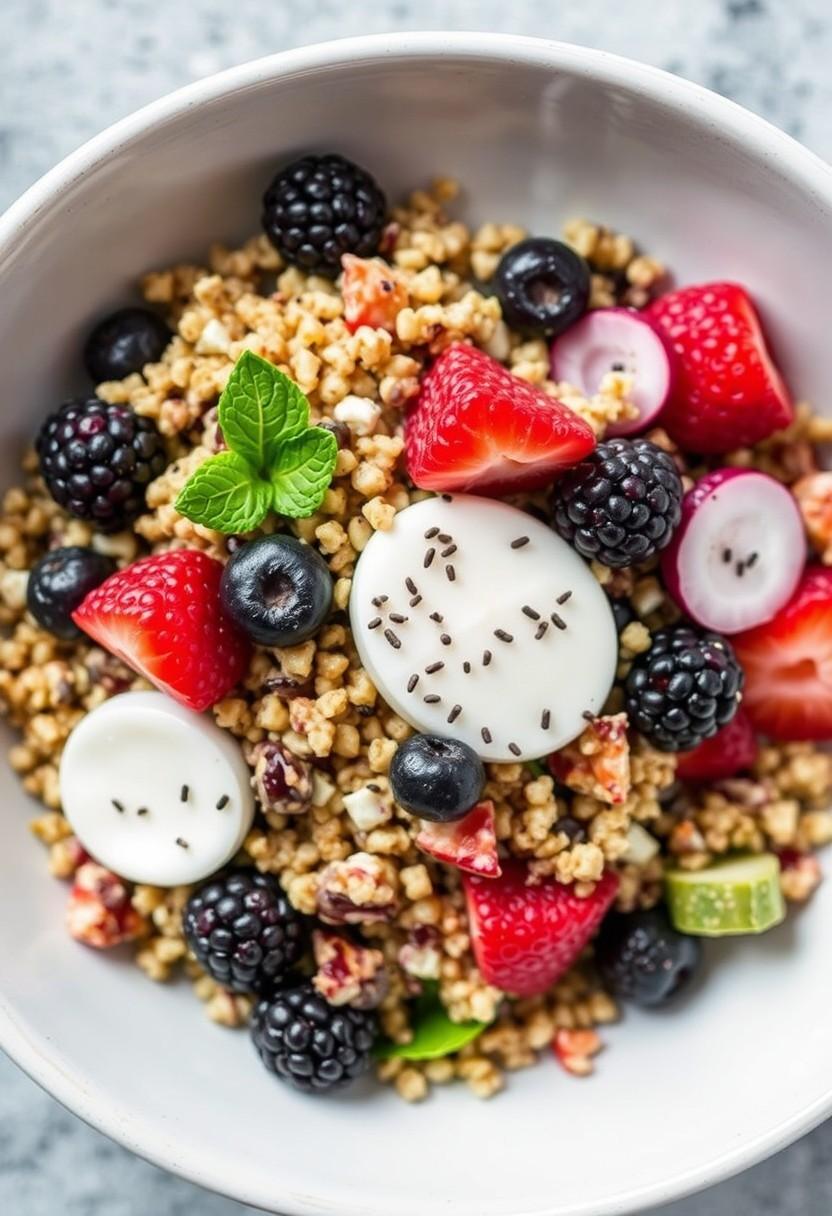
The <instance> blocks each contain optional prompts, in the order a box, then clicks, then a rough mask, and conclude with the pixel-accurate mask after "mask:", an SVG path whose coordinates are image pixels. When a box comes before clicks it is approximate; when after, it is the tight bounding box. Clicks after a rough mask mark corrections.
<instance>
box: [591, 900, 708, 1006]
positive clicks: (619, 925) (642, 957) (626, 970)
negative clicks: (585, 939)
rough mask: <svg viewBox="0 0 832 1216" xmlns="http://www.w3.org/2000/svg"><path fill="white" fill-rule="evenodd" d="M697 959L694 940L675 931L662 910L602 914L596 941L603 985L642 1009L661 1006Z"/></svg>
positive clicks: (688, 976)
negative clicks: (625, 913) (604, 915)
mask: <svg viewBox="0 0 832 1216" xmlns="http://www.w3.org/2000/svg"><path fill="white" fill-rule="evenodd" d="M701 958H702V946H701V944H700V942H699V940H698V938H695V937H688V936H685V935H684V934H683V933H677V931H676V930H675V929H674V928H673V926H672V925H671V924H670V921H669V920H668V918H667V915H666V913H665V912H664V911H663V909H661V908H652V909H651V910H650V911H649V912H633V913H630V914H628V915H626V916H625V915H613V916H609V917H607V919H606V920H605V921H604V924H603V925H602V927H601V932H600V933H599V934H598V937H597V939H596V942H595V962H596V965H597V967H598V971H599V973H600V975H601V979H602V980H603V982H604V985H605V987H606V988H608V989H609V991H610V992H611V993H612V994H613V995H614V996H617V997H619V998H620V999H621V1000H623V1001H631V1002H632V1003H633V1004H634V1005H641V1006H643V1007H645V1008H652V1007H655V1006H657V1005H663V1004H664V1003H665V1002H666V1001H669V1000H670V998H671V997H674V996H677V995H678V994H679V993H680V992H681V991H682V990H683V989H684V988H686V987H687V985H688V984H689V983H690V981H691V980H692V978H693V977H694V975H695V974H696V972H697V970H698V968H699V964H700V961H701Z"/></svg>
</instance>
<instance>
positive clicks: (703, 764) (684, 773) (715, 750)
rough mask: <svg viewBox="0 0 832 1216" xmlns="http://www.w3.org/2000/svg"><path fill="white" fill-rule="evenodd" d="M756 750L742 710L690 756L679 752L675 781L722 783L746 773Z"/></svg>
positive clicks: (749, 722) (755, 738)
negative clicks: (728, 778)
mask: <svg viewBox="0 0 832 1216" xmlns="http://www.w3.org/2000/svg"><path fill="white" fill-rule="evenodd" d="M758 751H759V748H758V746H757V737H756V735H755V734H754V727H753V726H752V725H751V720H750V718H749V717H748V714H747V713H746V712H745V710H744V709H743V707H742V706H740V708H739V709H738V710H737V712H736V714H735V715H734V717H733V718H732V719H731V721H730V722H729V723H728V725H727V726H723V728H722V730H719V731H717V733H716V734H715V735H714V737H713V738H712V739H706V740H705V742H704V743H700V744H699V746H698V747H695V748H694V749H693V751H692V752H680V753H679V759H678V761H677V764H676V777H677V779H678V780H679V781H724V780H725V778H726V777H734V776H736V774H737V773H744V772H748V770H749V769H750V768H751V767H752V766H753V764H754V761H755V760H756V759H757V753H758Z"/></svg>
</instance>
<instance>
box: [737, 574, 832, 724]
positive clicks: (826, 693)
mask: <svg viewBox="0 0 832 1216" xmlns="http://www.w3.org/2000/svg"><path fill="white" fill-rule="evenodd" d="M731 641H732V642H733V644H734V648H735V650H736V654H737V658H738V659H739V661H740V663H741V664H742V667H743V669H744V671H745V690H744V696H743V707H744V708H745V711H746V713H747V714H748V716H749V718H750V719H751V722H752V724H753V726H754V727H755V728H756V729H757V730H758V731H760V732H762V733H763V734H765V735H768V736H770V737H771V738H772V739H782V740H786V741H789V740H813V741H815V742H822V741H826V740H832V569H829V568H828V567H826V566H810V567H809V568H808V569H807V571H806V573H805V574H804V576H803V581H802V582H801V584H800V586H799V587H798V589H797V591H796V592H795V594H794V596H793V597H792V599H791V600H790V601H789V603H788V604H787V605H786V607H785V608H783V609H782V610H781V611H780V612H779V613H778V614H777V616H776V617H775V618H774V620H772V621H768V622H767V623H766V624H765V625H758V626H757V627H756V628H755V629H749V630H747V631H746V632H745V633H739V634H736V635H735V636H734V637H733V638H732V639H731Z"/></svg>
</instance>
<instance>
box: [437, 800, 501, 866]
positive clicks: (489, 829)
mask: <svg viewBox="0 0 832 1216" xmlns="http://www.w3.org/2000/svg"><path fill="white" fill-rule="evenodd" d="M416 846H417V848H420V849H421V850H422V852H423V853H429V854H430V855H431V857H435V858H436V860H437V861H444V862H445V863H446V864H447V865H449V866H456V868H457V869H458V870H462V871H464V872H465V873H466V874H479V875H480V876H481V877H482V878H498V877H499V875H500V861H499V858H498V857H497V834H496V832H495V830H494V803H493V802H488V801H487V802H478V803H477V805H476V806H475V807H473V808H472V809H471V810H470V811H469V812H468V814H467V815H466V816H465V817H464V819H458V820H457V821H456V822H455V823H433V822H431V821H430V820H427V819H423V820H422V825H421V827H420V829H419V835H418V836H417V837H416Z"/></svg>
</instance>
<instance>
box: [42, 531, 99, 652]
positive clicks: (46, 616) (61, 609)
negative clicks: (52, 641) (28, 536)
mask: <svg viewBox="0 0 832 1216" xmlns="http://www.w3.org/2000/svg"><path fill="white" fill-rule="evenodd" d="M115 569H116V563H115V562H114V561H113V559H112V558H110V557H105V556H104V554H103V553H96V552H95V550H94V549H83V548H81V547H80V545H72V546H71V547H70V548H67V549H53V550H52V551H51V553H47V554H46V556H45V557H42V558H41V559H40V561H38V562H35V564H34V566H33V567H32V570H31V573H30V575H29V582H28V586H27V589H26V607H27V608H28V609H29V611H30V612H31V614H32V616H33V617H34V618H35V620H36V621H37V623H38V624H39V625H40V626H41V627H42V628H43V629H46V630H48V631H49V633H52V634H54V635H55V637H56V638H62V639H63V640H64V641H72V640H74V639H75V638H79V637H81V636H82V634H81V630H80V629H79V628H78V626H77V625H76V624H75V622H74V621H73V619H72V613H73V612H74V611H75V609H76V608H77V607H78V606H79V604H80V603H81V602H82V600H84V599H85V598H86V596H87V595H88V594H89V593H90V591H92V590H94V588H96V587H97V586H98V585H99V584H100V583H103V582H104V579H105V578H109V577H110V575H111V574H113V573H114V571H115Z"/></svg>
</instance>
